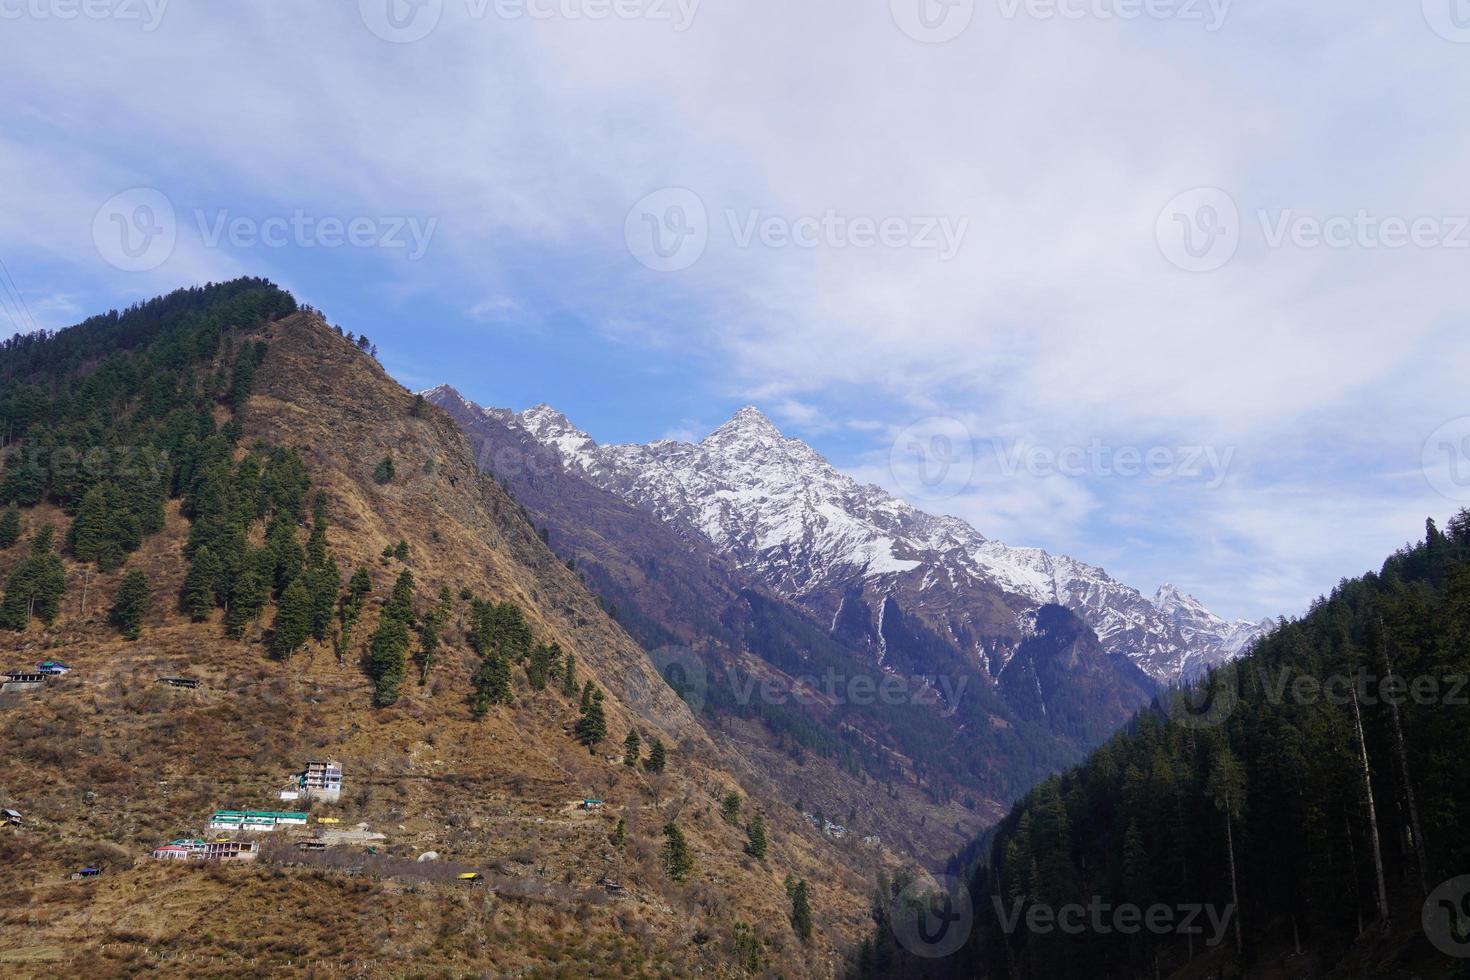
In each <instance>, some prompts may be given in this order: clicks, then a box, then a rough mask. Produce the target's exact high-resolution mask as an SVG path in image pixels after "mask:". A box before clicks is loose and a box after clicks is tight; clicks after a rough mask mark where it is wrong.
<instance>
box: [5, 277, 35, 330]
mask: <svg viewBox="0 0 1470 980" xmlns="http://www.w3.org/2000/svg"><path fill="white" fill-rule="evenodd" d="M0 282H4V283H5V286H6V288H7V289H8V290H9V291H10V293H11V294H13V296H14V298H15V304H14V305H15V308H16V310H17V311H20V310H24V311H25V316H26V319H25V320H24V321H23V320H20V319H17V318H16V317H15V316H14V315H13V314H12V315H11V322H12V323H15V324H16V325H18V326H19V327H20V328H21V329H22V330H24V329H25V328H26V327H25V324H26V322H29V323H30V329H31V331H33V332H37V333H39V332H40V330H41V328H40V326H39V325H38V324H37V323H36V318H35V317H34V316H32V315H31V308H30V305H29V304H27V303H26V301H25V297H24V296H22V295H21V292H20V288H19V287H18V286H16V284H15V277H14V276H12V275H11V274H10V269H9V268H8V267H7V266H6V265H5V260H4V259H0Z"/></svg>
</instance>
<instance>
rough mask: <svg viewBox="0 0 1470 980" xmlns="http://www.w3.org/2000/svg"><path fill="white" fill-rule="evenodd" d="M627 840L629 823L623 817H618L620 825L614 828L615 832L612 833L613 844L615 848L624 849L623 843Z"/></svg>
mask: <svg viewBox="0 0 1470 980" xmlns="http://www.w3.org/2000/svg"><path fill="white" fill-rule="evenodd" d="M627 839H628V822H627V821H626V820H624V819H623V818H622V817H618V825H617V826H616V827H614V828H613V832H612V844H613V847H622V846H623V841H625V840H627Z"/></svg>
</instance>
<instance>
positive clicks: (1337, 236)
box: [0, 0, 1470, 616]
mask: <svg viewBox="0 0 1470 980" xmlns="http://www.w3.org/2000/svg"><path fill="white" fill-rule="evenodd" d="M1457 2H1458V0H1423V3H1422V4H1421V3H1420V2H1417V0H1405V2H1402V3H1395V4H1383V3H1375V2H1368V0H1345V2H1343V3H1339V4H1335V5H1333V6H1332V9H1331V12H1330V13H1331V15H1330V16H1327V15H1326V11H1325V9H1318V8H1317V7H1315V6H1313V5H1302V4H1282V3H1272V4H1266V3H1260V2H1244V0H1242V2H1238V3H1231V2H1229V0H1147V2H1145V0H802V2H793V0H739V2H733V0H416V2H415V0H361V2H357V0H275V2H271V3H269V4H266V3H259V4H254V5H250V7H251V9H249V10H236V9H233V6H234V5H231V9H221V6H222V5H219V4H208V5H206V4H203V3H200V2H198V0H193V2H185V0H171V2H165V0H85V2H82V0H0V38H3V42H0V43H3V46H4V47H3V50H4V55H5V57H4V58H3V59H0V83H3V87H4V90H5V92H6V93H7V96H8V97H7V98H6V99H5V100H3V103H0V179H3V181H4V186H5V187H6V190H7V195H6V205H5V207H4V208H3V209H0V260H3V262H4V264H5V266H4V268H5V271H6V273H7V275H6V276H5V280H6V286H7V288H6V289H5V290H4V297H5V302H4V303H3V304H0V328H6V329H8V328H10V327H13V329H22V328H28V327H29V326H31V325H33V324H34V325H39V326H41V327H45V328H56V327H61V326H65V325H67V324H70V323H73V322H75V321H77V320H79V319H81V318H82V317H83V316H85V315H87V314H89V313H92V312H95V311H98V310H101V309H106V308H110V307H115V306H121V305H125V304H127V303H129V302H132V301H133V300H136V299H139V298H143V297H147V296H150V295H153V294H156V293H158V292H161V291H165V290H167V289H170V288H173V287H176V286H180V285H186V284H191V283H197V282H201V281H205V280H209V279H219V278H225V277H231V276H234V275H238V274H243V273H250V274H258V275H265V276H268V277H270V278H272V279H274V280H276V281H277V282H279V283H281V284H282V285H284V286H286V287H287V288H289V289H291V290H292V291H293V292H295V293H296V294H297V296H298V298H300V299H301V300H302V301H304V302H308V303H311V304H313V305H315V306H318V307H319V308H321V309H322V310H323V311H324V312H326V313H327V315H328V316H329V317H330V318H331V319H332V320H333V321H334V322H337V323H340V324H342V325H343V326H344V327H345V328H346V329H349V330H354V331H356V332H359V333H366V334H367V335H369V336H370V337H371V338H372V340H373V341H375V342H376V343H377V344H378V346H379V348H380V351H381V357H382V359H383V361H384V363H385V364H386V366H387V367H388V368H389V370H390V371H392V372H393V373H394V374H395V376H397V377H398V378H399V379H400V380H402V381H403V382H404V383H405V384H407V385H409V386H411V387H416V388H417V387H428V386H430V385H432V384H435V383H439V382H443V381H447V382H451V383H453V384H455V385H456V386H458V387H460V388H461V389H462V390H463V391H465V392H466V393H467V394H469V395H471V396H472V397H474V398H476V399H477V400H479V401H482V402H484V403H487V404H494V405H503V406H510V407H517V408H524V407H526V406H528V405H531V404H534V403H537V402H542V401H546V402H550V403H552V404H554V405H556V406H558V407H559V408H561V409H563V410H564V411H565V412H567V414H568V415H570V416H571V417H572V418H573V419H574V420H575V421H577V422H578V423H579V424H581V425H582V426H583V427H584V428H586V429H587V430H588V431H589V432H591V433H592V434H593V435H594V436H595V437H597V438H598V439H600V440H605V441H628V440H638V441H643V440H648V439H653V438H659V437H664V436H691V435H692V436H696V437H697V436H700V435H702V434H703V433H705V432H707V431H708V430H709V429H711V428H713V427H714V426H716V425H718V424H719V423H720V422H721V421H723V420H724V419H725V418H727V417H728V416H729V415H730V414H731V413H733V411H734V410H735V409H737V408H739V407H740V406H741V405H744V404H748V403H753V404H756V405H758V406H760V407H761V408H762V409H764V410H765V411H766V412H767V413H768V414H769V415H771V416H772V418H774V419H775V420H776V421H777V422H778V424H780V425H781V426H782V427H783V429H784V430H785V431H787V432H788V434H792V435H797V436H801V437H803V438H805V439H807V440H809V441H810V442H812V443H813V444H814V445H815V446H817V447H818V448H819V449H820V450H822V451H823V452H825V453H826V454H827V455H828V456H829V457H830V458H831V459H832V460H833V462H834V463H836V464H838V465H839V466H841V467H842V468H844V469H846V470H848V471H849V472H851V473H853V474H854V475H856V476H858V477H860V478H862V479H865V480H870V481H872V482H876V483H880V484H882V485H885V486H887V487H889V488H891V489H893V490H895V491H896V492H900V493H902V494H903V495H905V496H906V497H907V498H909V499H910V500H911V501H912V502H914V503H915V504H917V505H919V506H922V507H925V508H927V509H932V510H937V511H944V512H948V513H953V514H957V515H959V516H962V517H965V518H967V519H969V520H971V521H972V523H974V524H975V525H976V526H977V527H978V528H979V529H980V530H981V531H982V532H984V533H986V534H989V535H992V536H995V537H999V538H1002V539H1004V540H1006V541H1008V542H1011V543H1014V544H1031V545H1039V546H1043V547H1046V548H1049V549H1053V550H1057V551H1064V552H1066V553H1069V554H1072V555H1075V556H1076V557H1079V558H1082V559H1085V560H1088V561H1093V562H1096V563H1099V564H1102V565H1104V566H1105V567H1107V568H1108V569H1109V570H1110V571H1111V572H1113V574H1114V575H1115V576H1117V577H1119V578H1122V579H1124V580H1125V581H1128V582H1130V583H1132V584H1134V585H1136V586H1138V587H1139V588H1141V589H1143V590H1145V591H1146V592H1152V590H1153V589H1154V588H1155V587H1156V586H1157V585H1158V584H1159V583H1161V582H1163V581H1172V582H1174V583H1176V584H1178V585H1179V586H1181V587H1183V588H1185V589H1187V590H1189V591H1192V592H1194V593H1195V594H1197V595H1198V596H1199V597H1200V598H1201V599H1203V600H1205V601H1206V602H1207V603H1208V604H1209V605H1211V606H1212V607H1214V608H1216V609H1217V610H1218V611H1220V612H1221V613H1223V614H1226V615H1230V616H1261V615H1271V614H1277V613H1283V612H1284V613H1295V612H1299V611H1301V610H1302V609H1303V608H1304V607H1305V605H1306V604H1307V603H1308V602H1310V600H1311V599H1312V598H1313V597H1314V596H1316V595H1318V594H1320V593H1322V592H1324V591H1326V590H1327V589H1330V588H1331V586H1332V585H1333V584H1334V583H1335V582H1336V581H1337V580H1338V579H1339V578H1341V577H1343V576H1348V575H1354V574H1359V573H1361V572H1362V571H1364V570H1366V569H1368V568H1371V567H1375V566H1376V565H1377V564H1378V563H1379V562H1381V560H1382V558H1383V557H1384V555H1385V554H1386V553H1387V552H1388V551H1390V550H1392V549H1393V548H1395V547H1397V546H1399V545H1400V544H1402V543H1404V542H1406V541H1408V540H1409V539H1411V538H1416V537H1418V536H1419V535H1420V534H1422V527H1423V521H1424V518H1425V517H1426V516H1429V515H1433V516H1435V517H1436V518H1437V519H1439V520H1441V521H1443V520H1444V519H1445V518H1447V517H1448V516H1449V515H1450V514H1451V513H1453V512H1454V511H1455V510H1456V509H1457V508H1458V507H1459V506H1460V505H1461V504H1462V503H1465V502H1470V453H1467V450H1470V438H1467V437H1470V421H1466V420H1465V418H1464V417H1465V416H1466V415H1470V400H1467V398H1466V396H1465V391H1466V388H1465V385H1464V383H1463V372H1464V368H1465V367H1466V365H1467V364H1470V360H1467V357H1466V354H1467V346H1470V331H1467V330H1466V322H1465V320H1466V313H1465V311H1466V310H1467V302H1466V301H1467V298H1470V275H1467V274H1466V273H1467V271H1470V221H1467V218H1466V216H1467V215H1470V193H1467V192H1466V189H1465V188H1466V184H1465V179H1464V175H1465V173H1466V172H1467V171H1470V166H1467V164H1470V152H1467V149H1470V147H1467V140H1470V128H1467V127H1466V126H1465V125H1464V121H1465V119H1466V118H1467V113H1466V110H1467V103H1470V18H1467V17H1465V16H1464V15H1463V11H1462V10H1461V9H1460V8H1459V7H1458V6H1457ZM242 6H243V5H242ZM12 286H13V289H12V288H11V287H12ZM6 320H9V321H10V324H9V325H7V324H5V321H6Z"/></svg>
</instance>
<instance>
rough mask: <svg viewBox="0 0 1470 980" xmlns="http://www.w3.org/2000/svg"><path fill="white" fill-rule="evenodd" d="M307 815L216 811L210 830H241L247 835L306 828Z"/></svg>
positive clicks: (211, 818) (210, 822)
mask: <svg viewBox="0 0 1470 980" xmlns="http://www.w3.org/2000/svg"><path fill="white" fill-rule="evenodd" d="M305 826H306V814H305V813H300V812H289V811H286V812H283V811H272V810H216V811H215V813H214V816H212V817H210V818H209V829H210V830H240V831H244V832H246V833H255V832H262V831H272V830H279V829H281V828H282V827H305Z"/></svg>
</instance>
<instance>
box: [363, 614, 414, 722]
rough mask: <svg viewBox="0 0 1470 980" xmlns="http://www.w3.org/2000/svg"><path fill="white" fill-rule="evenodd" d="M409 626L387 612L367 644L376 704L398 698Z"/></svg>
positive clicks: (406, 650) (384, 704) (369, 669)
mask: <svg viewBox="0 0 1470 980" xmlns="http://www.w3.org/2000/svg"><path fill="white" fill-rule="evenodd" d="M408 648H409V639H408V626H407V625H406V624H405V623H404V622H403V621H402V620H400V619H396V618H394V617H393V616H389V615H387V614H384V615H383V617H382V619H381V620H380V621H379V623H378V628H377V630H376V631H375V632H374V633H373V639H372V642H371V644H370V645H369V648H368V676H370V677H371V678H372V679H373V684H374V688H373V704H375V705H377V706H378V707H380V708H382V707H387V706H388V705H391V704H394V703H395V702H397V700H398V689H399V687H400V686H401V685H402V683H403V674H404V670H405V668H406V660H405V657H406V655H407V653H408Z"/></svg>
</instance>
